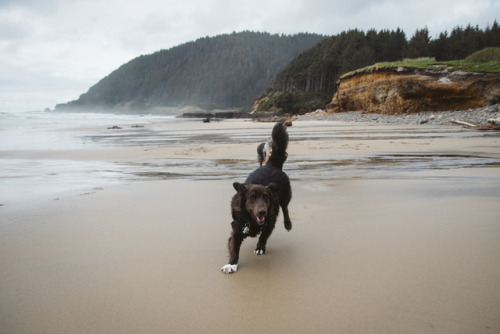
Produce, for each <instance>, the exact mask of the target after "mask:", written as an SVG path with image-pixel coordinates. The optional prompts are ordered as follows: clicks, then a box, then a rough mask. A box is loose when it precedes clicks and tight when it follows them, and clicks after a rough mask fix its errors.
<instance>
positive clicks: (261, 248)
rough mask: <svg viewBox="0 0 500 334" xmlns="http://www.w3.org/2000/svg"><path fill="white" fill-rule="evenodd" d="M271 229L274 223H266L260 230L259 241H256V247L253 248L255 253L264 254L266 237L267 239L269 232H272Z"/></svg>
mask: <svg viewBox="0 0 500 334" xmlns="http://www.w3.org/2000/svg"><path fill="white" fill-rule="evenodd" d="M273 229H274V224H270V226H269V225H268V226H266V227H265V228H264V229H263V230H262V233H261V234H260V237H259V242H257V248H255V251H254V253H255V254H256V255H264V254H266V244H267V239H269V237H270V236H271V233H273Z"/></svg>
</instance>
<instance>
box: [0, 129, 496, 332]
mask: <svg viewBox="0 0 500 334" xmlns="http://www.w3.org/2000/svg"><path fill="white" fill-rule="evenodd" d="M272 125H273V124H272V123H253V122H248V121H243V120H240V121H224V122H212V123H209V124H203V123H201V122H196V123H195V122H187V123H178V124H177V123H176V124H174V125H172V124H171V125H169V127H174V128H169V129H168V131H170V133H175V135H176V136H181V134H182V136H186V137H185V138H184V137H182V138H181V139H179V141H178V142H176V143H175V145H174V144H172V145H164V144H161V143H158V142H155V141H153V140H151V138H153V137H148V138H149V139H150V140H144V138H145V137H144V136H142V137H141V136H139V135H138V134H140V133H143V134H144V135H145V136H146V135H147V134H149V133H152V132H155V131H156V132H155V133H158V132H161V131H163V130H165V131H166V129H164V128H162V125H161V124H159V125H158V124H157V125H154V126H152V127H151V128H147V127H146V129H137V130H134V131H142V132H140V133H139V132H137V133H135V134H134V135H130V134H125V135H124V136H123V138H128V139H130V140H139V139H137V138H140V140H143V142H142V144H141V145H123V146H116V145H115V146H103V147H99V148H81V149H77V150H44V151H43V150H38V151H35V150H32V151H29V150H4V151H1V152H0V157H1V158H3V159H25V160H32V161H36V160H38V159H49V160H50V159H53V160H55V161H59V160H60V159H65V160H71V161H83V162H86V161H99V162H106V163H114V164H129V165H130V166H131V168H136V166H138V165H141V166H142V165H148V166H150V165H152V166H154V167H155V169H154V170H152V171H150V172H149V173H150V175H149V176H148V177H149V179H138V180H135V179H126V180H125V181H124V182H122V183H120V184H115V185H106V186H99V187H92V188H91V189H87V190H82V191H78V192H75V193H64V194H60V195H58V196H57V197H55V196H53V197H50V198H44V199H40V200H37V201H30V202H29V203H21V204H19V203H18V202H16V203H12V204H11V203H10V202H9V201H8V198H7V197H5V196H4V199H2V201H3V202H2V206H0V296H1V297H0V328H1V329H0V332H2V333H498V332H500V266H499V263H500V207H499V205H498V204H499V200H500V135H498V134H497V133H488V134H478V133H477V132H475V131H472V130H464V129H462V128H459V127H447V126H418V125H415V126H413V125H380V124H378V125H373V124H361V123H358V124H354V123H341V122H320V121H297V122H294V124H293V126H292V127H291V128H289V134H290V140H291V142H290V144H289V150H288V153H289V158H288V161H287V163H286V164H285V171H286V172H287V173H288V175H289V176H290V178H291V180H292V189H293V198H292V201H291V203H290V206H289V210H290V214H291V218H292V222H293V229H292V231H290V232H287V231H286V230H285V229H284V227H283V223H282V222H283V220H282V219H283V218H282V216H280V217H279V218H278V223H277V225H276V229H275V231H274V232H273V235H272V236H271V238H270V239H269V242H268V247H267V253H266V255H264V256H256V255H254V254H253V249H254V247H255V244H256V242H257V240H256V239H251V238H248V239H246V240H245V242H244V243H243V246H242V250H241V254H240V266H239V270H238V272H237V273H235V274H231V275H227V274H223V273H222V272H221V271H220V268H221V267H222V266H223V265H224V264H226V263H227V260H228V259H227V250H226V242H227V238H228V237H229V233H230V222H231V215H230V207H229V202H230V199H231V196H232V195H233V193H234V190H233V188H232V182H233V181H243V180H244V177H245V175H246V174H247V173H249V172H250V171H252V170H253V169H254V168H256V167H257V166H258V163H257V160H256V157H255V155H256V154H255V149H256V146H257V144H258V143H259V142H261V141H264V140H265V139H266V138H267V136H269V134H270V129H271V128H272ZM146 130H147V131H149V132H146ZM99 131H100V130H97V129H96V133H97V136H99ZM176 131H177V132H176ZM102 132H103V134H102V138H104V137H105V136H108V135H109V133H110V131H102ZM172 136H173V135H172ZM196 136H201V137H202V138H198V137H196ZM195 137H196V140H195V139H193V138H195ZM235 137H237V138H239V139H238V143H232V141H234V138H235ZM134 138H135V139H134ZM154 138H156V137H154ZM186 138H187V139H186ZM167 162H168V163H169V166H173V167H175V166H180V167H178V170H177V169H176V173H174V174H172V175H170V176H169V175H167V176H166V175H164V174H159V170H160V169H161V168H162V166H164V165H165V164H166V163H167ZM173 167H172V168H173ZM166 172H167V171H165V173H166ZM141 173H143V172H141ZM155 173H156V174H155ZM136 174H137V175H139V172H137V173H136ZM137 175H136V176H137ZM200 175H201V176H200Z"/></svg>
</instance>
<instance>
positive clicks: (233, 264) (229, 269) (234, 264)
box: [221, 231, 244, 274]
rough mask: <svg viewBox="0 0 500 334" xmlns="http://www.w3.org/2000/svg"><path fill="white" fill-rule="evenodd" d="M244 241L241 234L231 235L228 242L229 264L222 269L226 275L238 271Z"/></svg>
mask: <svg viewBox="0 0 500 334" xmlns="http://www.w3.org/2000/svg"><path fill="white" fill-rule="evenodd" d="M243 239H244V238H243V236H242V235H241V234H240V233H234V231H233V232H232V233H231V237H230V238H229V241H228V250H229V263H228V264H226V265H225V266H224V267H222V269H221V270H222V271H223V272H224V273H226V274H231V273H234V272H236V271H237V270H238V260H239V258H240V248H241V243H242V242H243Z"/></svg>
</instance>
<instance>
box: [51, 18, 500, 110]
mask: <svg viewBox="0 0 500 334" xmlns="http://www.w3.org/2000/svg"><path fill="white" fill-rule="evenodd" d="M486 47H500V27H499V25H498V23H497V22H496V21H495V22H494V23H493V25H492V26H487V27H486V28H484V29H481V28H479V27H478V26H471V25H468V26H467V27H465V28H464V27H456V28H454V29H453V30H452V31H451V32H447V31H445V32H442V33H440V34H439V35H438V36H436V37H431V36H430V35H429V30H428V29H427V28H426V27H424V28H422V29H418V30H416V32H415V33H414V34H413V36H412V37H411V38H409V39H408V38H407V36H406V34H405V32H404V31H403V30H401V29H396V30H381V31H376V30H373V29H372V30H369V31H367V32H364V31H361V30H358V29H354V30H349V31H344V32H342V33H340V34H337V35H334V36H328V37H325V36H321V35H317V34H309V33H303V34H296V35H276V34H274V35H272V34H269V33H264V32H250V31H245V32H240V33H232V34H225V35H219V36H215V37H204V38H200V39H198V40H196V41H193V42H188V43H185V44H182V45H179V46H177V47H173V48H171V49H168V50H161V51H158V52H155V53H153V54H150V55H143V56H140V57H137V58H135V59H133V60H131V61H130V62H128V63H126V64H124V65H122V66H121V67H119V68H118V69H117V70H115V71H113V72H112V73H111V74H110V75H108V76H106V77H105V78H103V79H102V80H100V81H99V82H98V83H97V84H95V85H94V86H92V87H91V88H90V89H89V90H88V92H87V93H85V94H82V95H81V96H80V98H79V99H78V100H75V101H71V102H69V103H66V104H60V105H58V106H57V107H56V109H57V110H98V109H103V110H110V109H111V110H116V111H150V112H151V111H157V112H166V111H172V110H173V111H178V110H179V109H181V108H183V107H185V106H192V107H194V108H195V109H196V108H198V110H205V111H211V110H217V109H226V110H227V109H233V110H247V111H248V110H250V109H252V107H253V110H254V111H275V112H286V113H297V112H304V111H310V110H315V109H317V108H324V107H325V105H326V104H328V103H329V102H330V101H331V99H332V96H333V95H334V93H335V91H336V84H337V81H338V79H339V78H340V76H342V75H343V74H345V73H347V72H350V71H353V70H356V69H359V68H362V67H365V66H368V65H372V64H374V63H377V62H391V61H400V60H403V59H405V58H420V57H432V58H435V59H436V60H437V61H443V60H455V59H464V58H465V57H467V56H469V55H471V54H472V53H474V52H476V51H478V50H481V49H483V48H486ZM256 99H258V100H259V101H260V103H258V104H257V105H255V106H253V104H254V101H255V100H256Z"/></svg>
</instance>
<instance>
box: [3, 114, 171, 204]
mask: <svg viewBox="0 0 500 334" xmlns="http://www.w3.org/2000/svg"><path fill="white" fill-rule="evenodd" d="M175 121H177V120H176V118H175V117H173V116H158V115H120V114H111V113H61V112H41V111H40V112H16V113H8V112H0V205H1V206H6V205H9V204H10V205H14V204H18V205H19V204H21V203H22V204H25V205H28V204H29V203H33V202H37V201H43V200H45V199H53V200H56V199H58V197H59V196H61V195H63V194H66V193H71V192H82V193H85V192H86V191H90V190H92V189H96V188H98V187H103V186H105V185H109V184H118V183H120V182H123V181H124V180H125V179H126V177H124V175H125V174H124V171H125V167H126V166H122V165H119V164H113V163H108V162H103V161H75V160H70V159H59V160H57V159H50V158H48V157H47V158H44V155H45V154H50V152H51V151H59V150H69V151H70V150H78V149H82V148H86V149H89V148H90V149H92V148H96V147H103V146H110V145H116V144H113V143H111V142H109V141H108V142H102V141H99V140H95V139H94V134H95V132H96V131H95V130H96V129H99V130H101V131H102V129H107V128H108V127H113V126H118V125H119V126H123V127H131V126H145V125H148V124H155V123H165V122H175ZM110 131H112V130H110ZM16 152H21V154H20V156H23V155H26V154H23V152H29V154H27V155H28V156H30V158H29V159H27V158H19V157H18V156H19V154H16ZM31 156H35V157H36V158H31Z"/></svg>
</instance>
